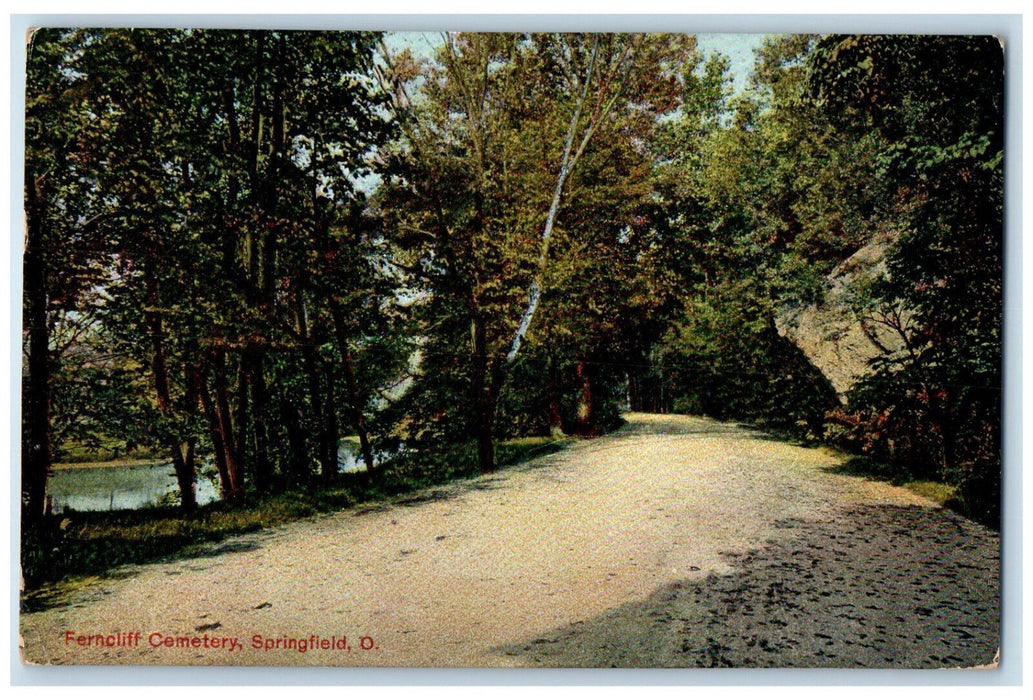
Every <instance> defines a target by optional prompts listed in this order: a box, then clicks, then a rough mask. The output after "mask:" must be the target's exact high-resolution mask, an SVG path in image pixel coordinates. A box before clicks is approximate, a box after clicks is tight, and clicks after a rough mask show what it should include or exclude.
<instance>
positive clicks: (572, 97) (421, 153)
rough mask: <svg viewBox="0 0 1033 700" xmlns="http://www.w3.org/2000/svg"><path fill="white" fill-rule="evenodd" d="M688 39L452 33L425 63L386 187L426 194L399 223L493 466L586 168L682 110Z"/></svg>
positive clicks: (485, 462)
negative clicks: (504, 402) (500, 416)
mask: <svg viewBox="0 0 1033 700" xmlns="http://www.w3.org/2000/svg"><path fill="white" fill-rule="evenodd" d="M685 41H688V40H687V39H684V38H677V37H670V36H656V35H648V36H647V35H503V34H497V35H449V36H447V37H446V38H445V40H444V43H443V47H442V49H441V51H440V56H439V63H437V64H434V65H430V66H428V68H427V69H426V70H425V71H424V75H423V80H424V83H423V87H422V94H423V95H424V96H425V99H424V101H422V102H419V101H417V114H416V119H415V121H414V122H413V126H412V127H411V128H410V130H409V134H408V136H409V138H408V142H409V147H410V151H409V156H410V157H409V158H408V160H407V162H406V163H405V169H404V170H399V175H400V176H401V177H399V178H398V179H397V180H396V181H395V183H394V185H395V189H394V192H393V193H392V194H390V195H389V197H394V198H398V197H401V196H405V197H406V198H408V199H409V200H410V201H413V200H415V202H416V203H418V206H417V207H412V209H415V211H412V212H411V213H410V214H409V216H408V217H407V218H406V219H405V220H401V221H398V222H397V224H396V225H397V226H398V229H399V231H400V232H401V233H402V234H404V235H401V236H400V237H399V239H398V242H399V245H400V246H401V247H402V248H403V249H406V255H407V256H408V258H407V261H408V262H407V264H408V265H409V267H410V269H413V268H418V269H417V270H416V272H417V273H418V276H419V277H421V278H422V279H423V281H424V284H425V285H427V288H428V294H429V295H430V296H431V297H432V298H431V299H430V300H429V301H428V302H427V304H426V309H425V310H426V311H427V312H428V316H429V318H428V320H429V321H430V322H431V323H432V324H433V326H432V327H434V328H435V329H437V330H440V331H445V332H447V333H448V334H450V337H451V342H446V343H445V345H446V346H447V345H452V346H453V347H454V343H456V342H460V341H459V339H460V338H461V337H462V335H464V334H465V335H466V337H467V338H468V345H467V346H468V348H469V350H468V352H467V353H466V356H467V357H468V358H469V362H468V363H460V362H455V361H452V362H449V363H448V364H447V365H446V366H447V367H449V368H450V370H452V371H453V372H455V373H456V374H455V375H454V377H455V380H456V381H455V382H454V383H453V384H452V388H451V389H450V390H449V391H451V392H459V393H460V394H462V393H465V394H466V398H465V400H464V401H463V402H462V405H464V406H467V407H469V412H468V414H467V416H466V417H465V419H461V421H460V422H461V423H465V424H466V425H468V426H469V427H470V432H471V433H472V435H473V436H474V437H475V439H476V442H477V445H478V460H479V463H480V465H481V469H482V470H483V471H490V470H491V469H493V468H494V464H495V456H494V434H495V424H494V421H495V417H496V410H497V407H498V402H499V398H500V394H501V391H502V389H503V387H504V385H505V383H506V380H507V378H508V376H509V374H510V371H511V367H512V365H513V363H514V361H515V360H516V359H517V357H518V355H519V353H520V350H521V347H522V346H523V345H524V343H525V341H526V340H527V339H528V338H529V337H530V334H531V333H532V331H533V327H534V326H533V324H534V321H535V319H536V317H537V315H538V313H539V305H540V303H541V300H542V298H543V289H544V284H545V280H546V278H547V277H548V275H549V274H550V268H551V267H552V259H553V258H552V255H551V251H552V250H553V248H554V241H555V239H556V235H557V232H558V231H560V230H561V228H562V223H561V222H562V220H563V218H564V215H565V211H569V210H570V209H571V208H572V207H571V205H570V204H569V199H568V198H567V196H566V195H567V193H568V191H569V190H570V188H571V187H572V186H574V182H575V181H576V179H577V177H578V167H579V165H580V164H581V163H582V162H583V161H584V159H585V158H587V157H589V154H590V153H591V152H592V150H593V144H595V143H596V142H597V141H598V139H599V138H600V137H601V136H602V135H603V134H605V135H606V136H607V138H610V137H612V138H618V139H625V138H626V139H629V141H630V142H633V141H634V139H635V138H636V137H637V136H640V135H641V134H642V133H643V131H644V130H646V129H648V128H650V127H651V125H653V124H654V123H655V122H656V119H657V117H658V116H659V115H660V114H664V113H667V112H670V111H673V110H674V109H675V107H676V106H677V97H678V92H679V85H680V80H681V78H682V72H681V70H680V67H681V66H682V61H683V60H684V58H685V55H686V50H687V46H686V45H685V44H684V42H685ZM403 192H404V195H403V194H402V193H403ZM394 201H397V200H394V199H388V200H387V202H388V205H390V204H392V203H393V202H394ZM431 319H434V320H431ZM439 337H442V338H443V337H444V336H439ZM428 342H431V343H434V342H435V341H434V339H433V338H430V339H429V341H428ZM430 350H431V352H433V353H443V352H447V351H446V350H444V348H442V349H441V350H438V349H436V348H430ZM462 374H465V379H460V378H459V376H460V375H462ZM464 384H465V385H466V387H467V389H466V390H464V389H462V387H463V385H464Z"/></svg>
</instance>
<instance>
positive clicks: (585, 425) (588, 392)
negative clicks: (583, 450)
mask: <svg viewBox="0 0 1033 700" xmlns="http://www.w3.org/2000/svg"><path fill="white" fill-rule="evenodd" d="M577 376H578V379H579V380H580V382H581V393H580V394H579V395H578V400H577V431H578V433H580V434H582V435H592V434H594V433H595V431H596V426H595V401H594V399H593V398H592V376H591V371H590V370H589V368H588V367H586V366H585V363H584V362H578V363H577Z"/></svg>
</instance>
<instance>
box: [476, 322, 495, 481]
mask: <svg viewBox="0 0 1033 700" xmlns="http://www.w3.org/2000/svg"><path fill="white" fill-rule="evenodd" d="M470 336H471V346H472V347H471V349H472V351H473V386H472V389H473V394H474V395H473V403H474V431H475V433H476V436H477V465H478V466H479V467H480V470H481V473H482V474H489V473H491V472H493V471H495V438H494V435H493V433H494V428H495V403H496V392H495V391H494V387H493V386H492V385H493V382H489V381H488V347H487V333H486V331H485V328H484V320H483V319H481V318H480V317H477V316H475V317H474V319H473V320H472V321H471V322H470Z"/></svg>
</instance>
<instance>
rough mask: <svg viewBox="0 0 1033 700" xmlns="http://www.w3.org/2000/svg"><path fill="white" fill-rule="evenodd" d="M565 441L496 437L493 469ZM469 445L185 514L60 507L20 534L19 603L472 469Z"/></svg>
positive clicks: (34, 604)
mask: <svg viewBox="0 0 1033 700" xmlns="http://www.w3.org/2000/svg"><path fill="white" fill-rule="evenodd" d="M567 443H569V439H558V440H557V439H555V438H521V439H518V440H510V441H507V442H503V443H500V444H499V445H498V448H497V456H498V463H499V466H500V468H505V467H507V466H513V465H515V464H519V463H520V462H524V461H526V460H528V459H531V458H534V457H538V456H541V455H544V454H548V453H550V452H555V451H557V450H559V449H562V447H563V446H564V445H565V444H567ZM479 473H480V472H479V470H478V468H477V455H476V449H475V447H474V446H473V445H463V446H457V447H456V448H453V449H451V450H448V451H446V452H443V453H440V454H437V455H420V456H415V455H405V456H401V457H398V458H395V459H394V460H392V461H391V462H388V463H386V464H385V465H384V466H383V469H382V470H381V472H380V474H379V477H378V478H377V479H376V481H375V483H372V484H370V483H368V481H367V478H366V475H365V474H364V473H359V474H342V475H341V478H340V480H339V481H338V482H337V483H335V484H333V485H331V486H313V487H311V488H307V489H303V490H296V491H291V492H288V493H283V494H279V495H275V496H268V497H257V496H249V497H248V498H246V499H244V500H242V501H239V502H236V503H232V504H231V503H222V502H217V503H212V504H209V505H207V506H202V507H200V508H198V509H197V511H196V512H195V513H193V514H192V515H190V516H183V515H182V514H181V513H180V512H179V510H178V509H176V508H148V509H144V510H133V511H128V510H127V511H115V512H96V513H64V514H60V515H56V516H53V517H52V518H51V519H50V521H49V522H48V523H47V527H46V529H45V531H44V532H43V533H40V535H41V536H38V537H34V538H30V537H27V536H25V535H23V537H25V541H23V546H22V573H23V577H24V580H25V583H26V586H27V589H28V590H27V591H26V592H25V594H24V595H23V596H22V598H23V602H22V605H23V608H25V609H36V608H39V607H45V606H46V605H48V604H50V603H52V602H55V601H56V600H59V599H60V598H61V596H62V594H63V593H65V592H66V591H67V590H69V589H70V588H74V587H76V586H77V585H81V584H82V583H83V582H85V581H87V580H90V579H92V578H94V577H98V576H102V575H104V574H106V573H107V572H109V571H110V570H111V569H113V568H116V567H118V566H123V565H126V564H143V563H147V562H153V561H158V560H162V559H166V558H172V557H177V556H189V555H190V554H192V553H195V552H197V551H198V550H199V549H200V548H201V546H203V545H205V544H210V543H213V542H219V541H220V540H223V539H226V538H228V537H231V536H233V535H240V534H244V533H248V532H254V531H256V530H260V529H262V528H266V527H273V526H276V525H282V524H284V523H288V522H291V521H294V520H299V519H302V518H307V517H311V516H314V515H318V514H320V513H329V512H332V511H336V510H340V509H343V508H348V507H351V506H354V505H357V504H361V503H375V502H378V501H384V500H387V499H390V498H393V497H395V496H399V495H402V494H406V493H411V492H414V491H418V490H420V489H424V488H427V487H430V486H436V485H441V484H445V483H448V482H453V481H456V480H460V479H467V478H471V477H475V476H478V475H479Z"/></svg>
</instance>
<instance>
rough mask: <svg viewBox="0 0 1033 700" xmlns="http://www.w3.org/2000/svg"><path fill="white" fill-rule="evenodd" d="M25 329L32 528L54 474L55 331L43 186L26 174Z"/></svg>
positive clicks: (26, 472) (25, 469) (26, 520)
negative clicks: (50, 314) (49, 303)
mask: <svg viewBox="0 0 1033 700" xmlns="http://www.w3.org/2000/svg"><path fill="white" fill-rule="evenodd" d="M25 189H26V199H27V202H26V217H27V219H28V221H27V222H26V224H27V229H28V230H27V235H26V245H25V278H24V290H25V302H26V310H25V323H26V326H27V331H28V336H29V359H28V370H29V376H28V385H27V387H26V390H27V391H26V393H25V394H24V396H25V402H24V404H23V407H22V416H23V420H24V421H25V426H26V433H25V434H26V437H27V438H28V444H25V445H23V450H22V486H21V488H22V491H21V492H22V516H23V524H24V525H29V524H31V523H36V522H38V521H40V520H42V519H43V516H44V510H45V508H46V493H47V474H48V473H49V471H50V460H51V445H50V439H51V434H50V329H49V327H48V326H47V296H48V295H47V273H46V258H45V256H44V253H43V249H44V240H43V239H44V235H43V212H42V203H41V201H40V196H39V189H38V184H37V183H36V181H35V180H34V179H33V178H32V175H31V174H30V173H26V178H25Z"/></svg>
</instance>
